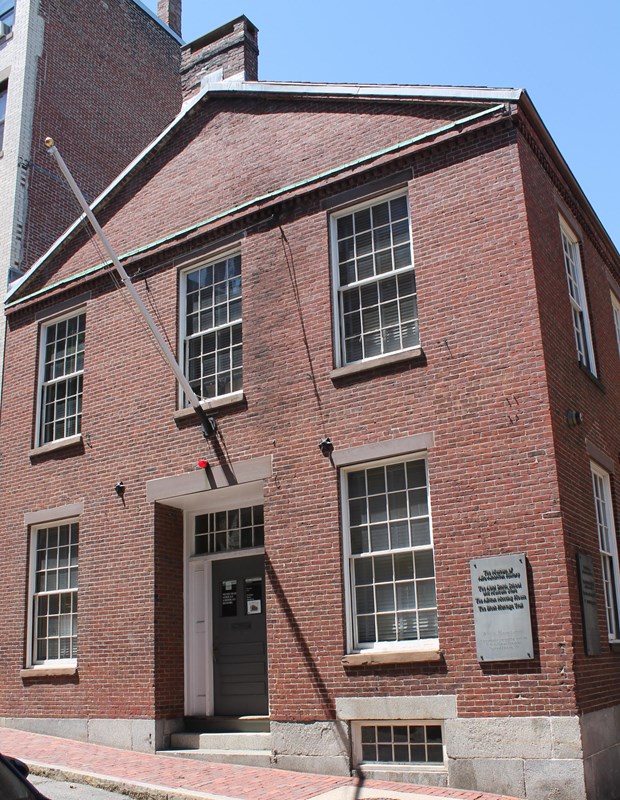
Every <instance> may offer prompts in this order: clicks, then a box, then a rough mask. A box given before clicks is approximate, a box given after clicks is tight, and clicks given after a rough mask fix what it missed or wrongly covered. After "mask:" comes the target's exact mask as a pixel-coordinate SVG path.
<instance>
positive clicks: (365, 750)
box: [352, 720, 445, 767]
mask: <svg viewBox="0 0 620 800" xmlns="http://www.w3.org/2000/svg"><path fill="white" fill-rule="evenodd" d="M352 734H353V748H354V753H355V755H356V761H357V763H361V764H362V765H374V766H387V765H401V766H405V767H413V766H421V765H423V766H435V767H443V766H444V758H445V756H444V743H443V730H442V726H441V725H440V724H438V723H437V722H420V721H414V720H407V721H404V720H403V721H401V720H399V721H398V722H394V721H390V722H388V721H381V720H374V721H368V722H361V721H360V722H354V723H352Z"/></svg>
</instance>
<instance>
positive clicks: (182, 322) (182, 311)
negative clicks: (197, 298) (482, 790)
mask: <svg viewBox="0 0 620 800" xmlns="http://www.w3.org/2000/svg"><path fill="white" fill-rule="evenodd" d="M232 258H239V259H240V260H241V251H240V250H239V249H238V248H237V249H234V250H226V251H223V252H219V253H217V254H213V256H212V257H209V258H207V259H204V260H202V261H199V262H197V263H193V264H191V265H190V266H187V267H185V268H184V269H182V270H180V271H179V355H180V358H179V362H180V365H181V369H182V370H183V372H184V374H185V376H186V377H187V379H188V381H190V383H192V381H191V380H190V376H189V368H188V358H187V352H186V343H187V341H188V338H189V337H188V334H187V276H188V274H190V273H191V272H196V271H198V270H200V269H203V268H204V267H209V266H212V265H215V264H219V263H221V262H222V261H228V259H232ZM240 277H241V295H240V298H239V299H240V300H241V317H240V318H239V319H238V320H235V321H234V322H233V323H231V322H227V323H226V324H223V325H214V326H213V327H211V328H206V329H205V330H204V331H200V332H199V333H194V334H190V336H193V337H195V338H198V337H199V336H201V335H203V334H205V333H208V332H209V331H213V332H214V333H217V331H218V330H223V329H224V328H230V329H231V330H232V327H233V325H234V324H236V323H237V322H238V323H239V324H240V325H241V352H242V353H243V268H242V267H241V275H240ZM216 359H217V351H216ZM218 374H219V373H218V371H217V367H216V373H215V382H216V389H217V376H218ZM241 375H242V386H240V387H238V388H234V387H233V386H232V381H231V388H230V392H226V393H225V394H224V393H223V394H218V393H217V391H216V394H214V395H213V397H201V391H196V395H197V397H199V398H200V399H201V400H205V401H209V400H214V399H218V400H220V399H221V398H226V397H231V396H232V395H235V394H237V393H238V392H240V391H242V388H243V355H242V358H241ZM194 391H195V390H194ZM187 405H189V401H188V400H187V398H186V397H185V394H184V392H183V390H182V389H181V388H179V407H181V408H182V407H183V406H187Z"/></svg>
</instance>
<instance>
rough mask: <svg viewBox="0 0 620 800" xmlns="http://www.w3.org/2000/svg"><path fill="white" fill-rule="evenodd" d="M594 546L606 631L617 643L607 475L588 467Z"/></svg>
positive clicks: (619, 605)
mask: <svg viewBox="0 0 620 800" xmlns="http://www.w3.org/2000/svg"><path fill="white" fill-rule="evenodd" d="M591 468H592V485H593V490H594V505H595V508H596V528H597V531H598V546H599V550H600V552H601V569H602V572H603V591H604V595H605V612H606V614H607V629H608V631H609V638H610V640H611V641H617V640H620V572H619V570H618V544H617V541H616V529H615V526H614V515H613V506H612V502H611V485H610V480H609V473H607V472H605V470H603V469H601V468H600V467H599V466H597V465H596V464H591Z"/></svg>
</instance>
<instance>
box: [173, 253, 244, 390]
mask: <svg viewBox="0 0 620 800" xmlns="http://www.w3.org/2000/svg"><path fill="white" fill-rule="evenodd" d="M181 280H182V294H181V296H182V305H183V307H182V311H181V329H182V337H183V358H184V366H185V374H186V375H187V379H188V380H189V382H190V385H191V387H192V389H193V390H194V391H195V392H196V394H197V395H198V397H201V398H204V399H207V398H213V397H221V396H222V395H227V394H230V393H231V392H235V391H238V390H240V389H241V386H242V342H241V256H240V255H238V254H237V255H231V256H228V257H226V258H221V259H218V260H217V261H213V262H211V263H208V264H205V265H203V266H200V267H198V268H197V269H191V270H188V271H187V272H184V273H182V277H181Z"/></svg>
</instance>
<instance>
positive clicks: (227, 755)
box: [159, 717, 271, 767]
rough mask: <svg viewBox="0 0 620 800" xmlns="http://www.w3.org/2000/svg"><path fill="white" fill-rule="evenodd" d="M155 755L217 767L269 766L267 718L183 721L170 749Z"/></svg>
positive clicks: (171, 742)
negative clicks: (205, 763)
mask: <svg viewBox="0 0 620 800" xmlns="http://www.w3.org/2000/svg"><path fill="white" fill-rule="evenodd" d="M159 755H167V756H182V757H183V758H195V759H199V760H201V761H212V762H219V763H221V764H244V765H246V766H250V767H269V766H270V765H271V734H270V733H269V718H268V717H241V718H239V717H235V718H229V717H221V718H217V717H209V718H207V719H198V718H193V719H191V720H186V729H185V731H183V732H179V733H173V734H172V735H171V737H170V748H169V749H168V750H161V751H159Z"/></svg>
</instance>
